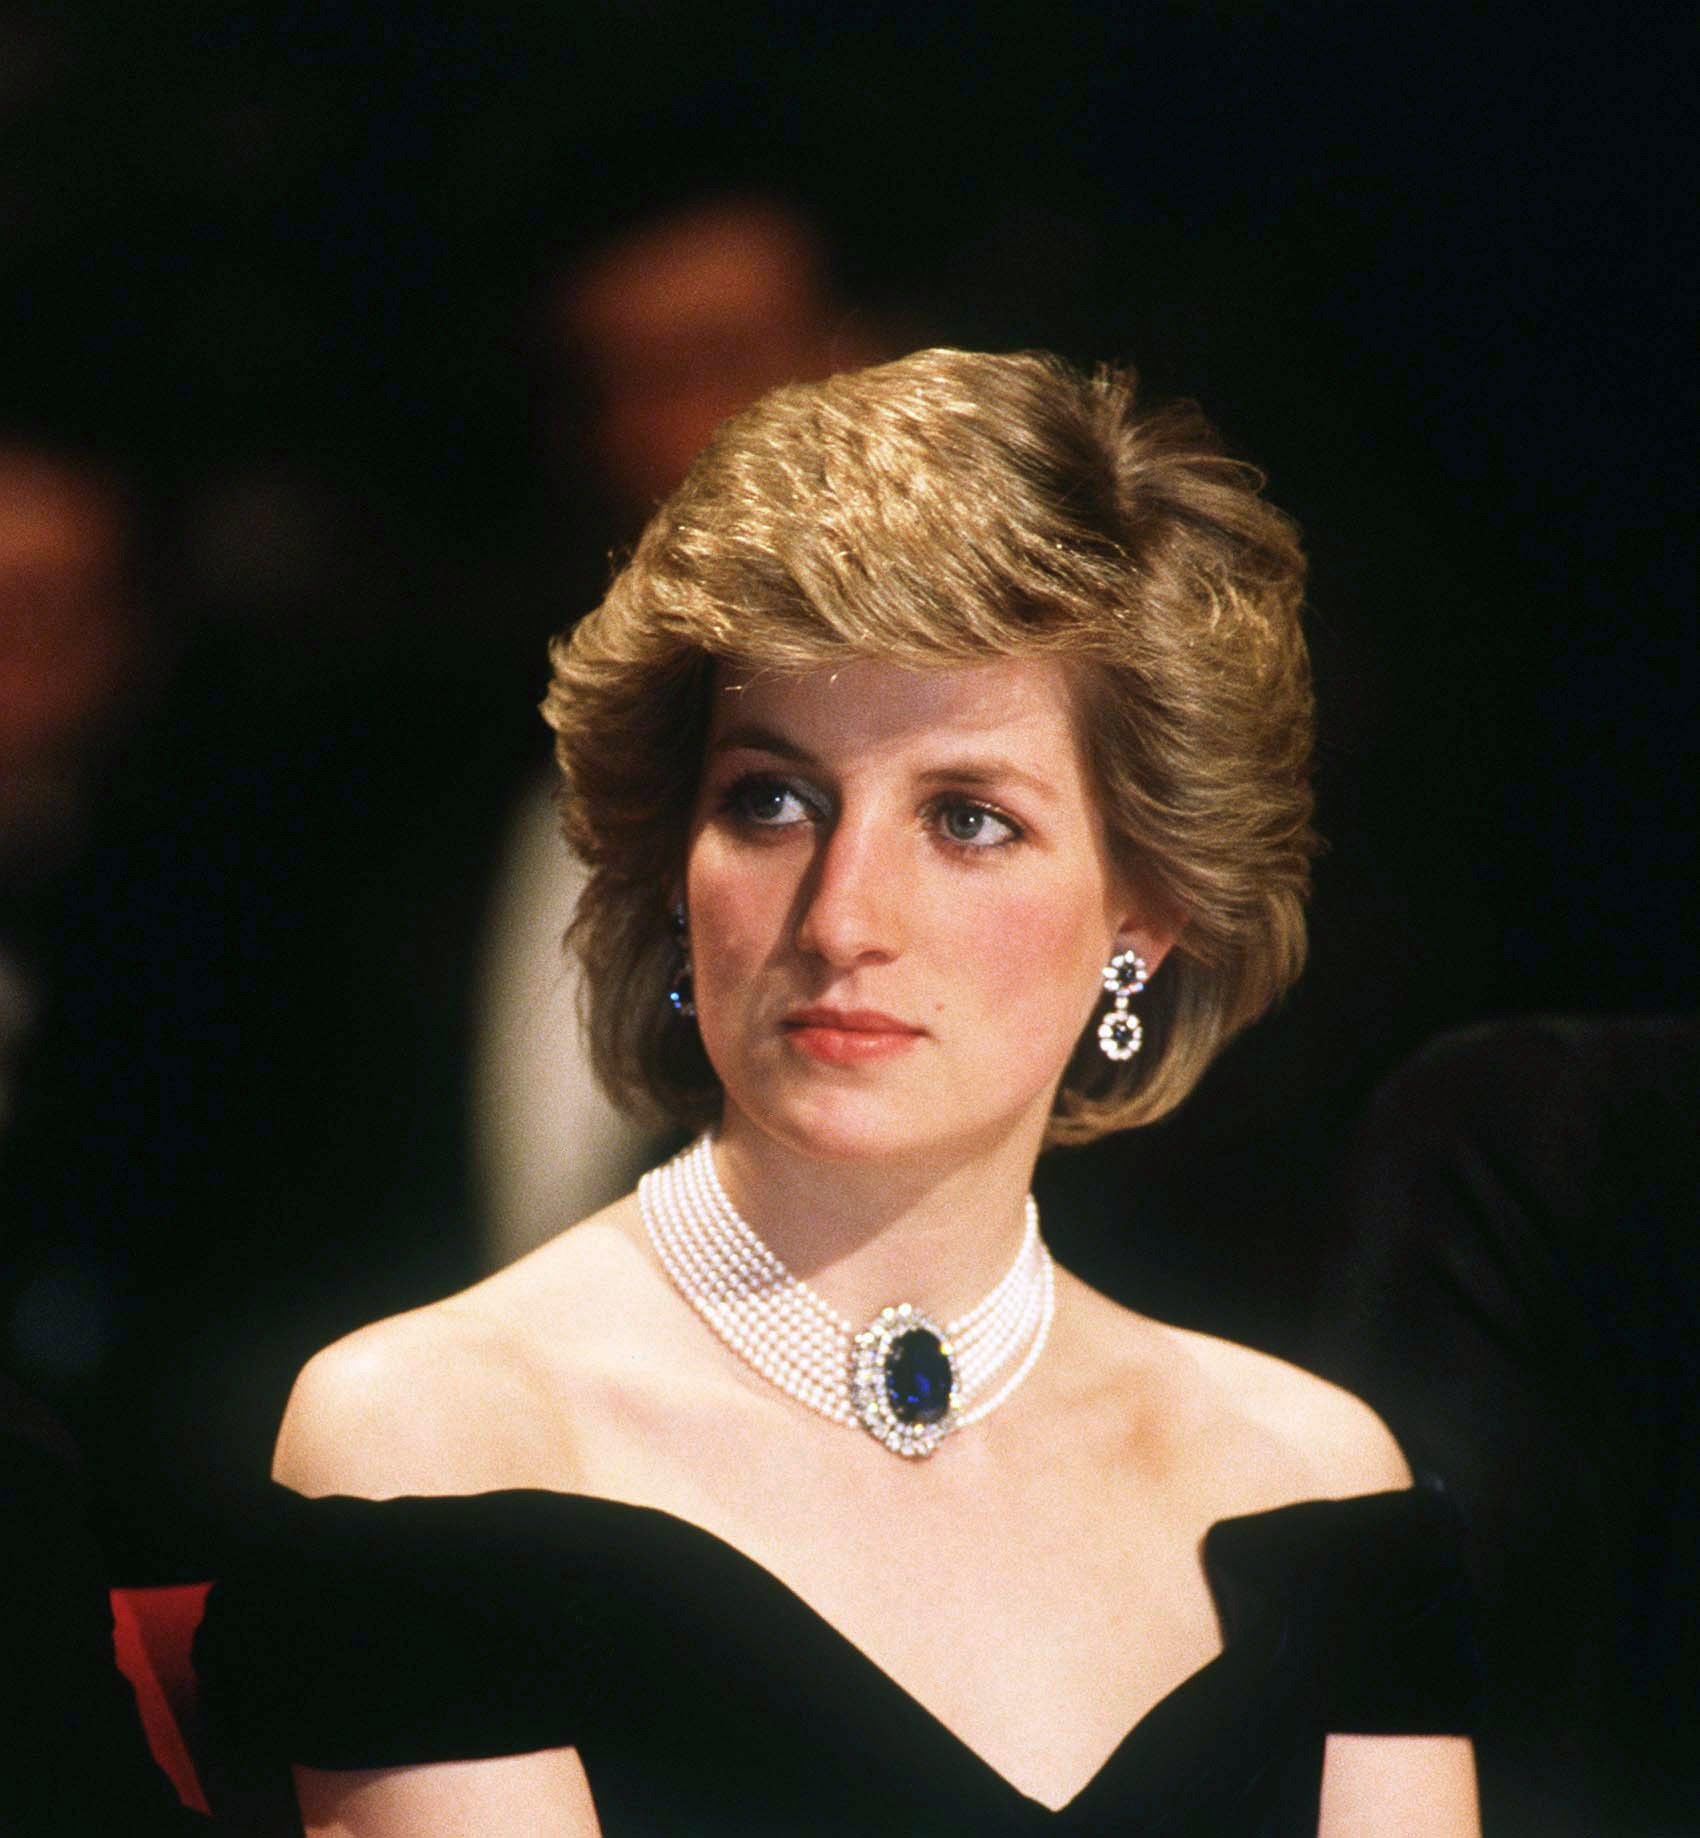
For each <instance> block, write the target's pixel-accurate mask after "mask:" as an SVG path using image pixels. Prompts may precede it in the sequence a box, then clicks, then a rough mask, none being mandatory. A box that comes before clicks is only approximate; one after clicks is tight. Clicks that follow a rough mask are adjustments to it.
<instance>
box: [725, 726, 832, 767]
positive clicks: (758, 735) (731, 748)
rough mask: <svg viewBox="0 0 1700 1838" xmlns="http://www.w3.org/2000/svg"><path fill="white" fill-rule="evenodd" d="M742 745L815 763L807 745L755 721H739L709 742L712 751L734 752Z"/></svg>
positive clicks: (786, 757)
mask: <svg viewBox="0 0 1700 1838" xmlns="http://www.w3.org/2000/svg"><path fill="white" fill-rule="evenodd" d="M740 747H747V748H749V749H750V750H751V751H752V752H756V753H775V754H777V755H778V756H779V757H780V758H781V759H794V760H796V761H798V762H799V763H800V764H802V765H813V764H814V757H815V756H814V755H813V754H812V753H811V752H810V751H809V750H808V748H807V747H800V746H798V744H797V743H796V741H794V740H787V739H786V737H785V736H784V735H783V734H781V733H778V732H777V731H776V730H775V729H773V728H764V727H761V726H759V725H758V724H756V723H755V722H749V721H744V722H738V723H736V724H735V725H734V726H732V727H729V728H727V729H725V730H724V731H723V732H722V733H720V734H717V735H716V736H715V737H714V739H713V740H711V741H710V742H709V747H708V750H709V752H710V753H733V752H736V751H737V750H738V749H739V748H740Z"/></svg>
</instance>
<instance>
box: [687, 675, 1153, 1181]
mask: <svg viewBox="0 0 1700 1838" xmlns="http://www.w3.org/2000/svg"><path fill="white" fill-rule="evenodd" d="M685 897H686V901H687V905H688V909H689V926H690V945H691V958H692V967H693V971H694V979H695V995H696V1004H697V1014H698V1021H699V1025H700V1027H701V1029H702V1037H703V1043H704V1045H705V1046H706V1048H707V1050H708V1056H709V1058H710V1060H711V1061H712V1062H713V1064H714V1067H715V1070H716V1072H717V1073H718V1074H719V1076H720V1080H721V1083H722V1085H723V1086H724V1088H725V1095H726V1127H727V1129H728V1130H736V1129H741V1128H743V1127H745V1126H746V1125H753V1126H755V1127H756V1128H758V1129H760V1130H761V1131H763V1132H766V1133H768V1134H769V1135H771V1136H773V1137H774V1138H776V1139H778V1140H779V1141H781V1142H783V1143H785V1144H786V1145H788V1146H789V1147H791V1148H792V1149H794V1150H796V1151H799V1152H802V1153H804V1154H809V1155H813V1156H818V1157H825V1158H829V1159H841V1158H863V1157H897V1158H900V1159H901V1158H905V1157H910V1156H924V1155H939V1154H958V1153H964V1152H966V1153H970V1154H971V1153H974V1152H977V1151H984V1150H987V1149H990V1148H993V1147H994V1146H997V1145H1001V1144H1003V1143H1005V1142H1007V1141H1008V1140H1009V1138H1010V1136H1011V1134H1012V1132H1021V1133H1024V1134H1025V1136H1027V1137H1030V1138H1031V1147H1032V1151H1033V1152H1034V1153H1037V1150H1038V1147H1039V1143H1040V1139H1041V1137H1042V1135H1043V1132H1044V1128H1045V1123H1046V1120H1047V1118H1048V1116H1049V1113H1050V1109H1051V1104H1052V1100H1053V1097H1054V1095H1055V1092H1056V1087H1057V1084H1058V1082H1059V1081H1060V1079H1061V1077H1062V1073H1063V1069H1064V1067H1065V1065H1066V1064H1067V1062H1068V1059H1069V1056H1070V1054H1071V1053H1072V1052H1073V1050H1074V1047H1075V1044H1076V1042H1077V1040H1078V1039H1079V1037H1080V1033H1081V1030H1082V1028H1083V1027H1084V1026H1085V1025H1086V1022H1087V1019H1088V1017H1089V1016H1090V1015H1091V1013H1092V1012H1093V1009H1094V1007H1095V1005H1096V1003H1097V1002H1098V1001H1099V999H1100V997H1101V994H1102V991H1101V985H1100V981H1099V977H1100V972H1101V971H1102V969H1103V966H1104V964H1105V962H1106V960H1107V959H1108V958H1109V956H1110V955H1111V953H1112V952H1113V951H1115V950H1118V949H1122V948H1125V947H1127V946H1129V945H1132V946H1134V947H1135V948H1137V949H1139V950H1140V951H1142V952H1143V953H1144V955H1145V957H1146V959H1147V960H1148V962H1150V964H1151V965H1152V967H1153V968H1155V966H1156V963H1157V961H1158V960H1159V958H1160V957H1161V956H1162V954H1163V952H1164V950H1165V949H1166V948H1167V945H1168V942H1169V939H1168V938H1167V936H1166V935H1161V934H1159V933H1158V932H1157V931H1156V930H1154V929H1153V928H1152V927H1151V926H1150V925H1149V924H1148V923H1146V921H1145V920H1144V918H1143V915H1142V914H1141V912H1140V910H1139V908H1138V905H1137V903H1136V902H1135V900H1134V898H1133V896H1132V895H1131V893H1130V891H1129V890H1128V889H1127V888H1126V887H1125V886H1124V885H1123V884H1122V883H1121V881H1120V879H1119V878H1118V876H1117V875H1116V874H1115V872H1114V871H1113V869H1112V867H1111V864H1110V859H1109V853H1108V849H1107V847H1106V844H1105V839H1104V832H1103V824H1102V821H1101V819H1100V817H1099V814H1098V810H1097V805H1096V800H1095V797H1094V794H1093V790H1092V785H1091V781H1090V779H1089V776H1088V773H1087V769H1086V766H1085V763H1084V760H1083V758H1082V754H1081V748H1080V743H1079V738H1078V735H1077V733H1076V726H1075V711H1074V698H1073V696H1072V694H1071V693H1070V689H1069V684H1068V680H1067V678H1066V676H1065V674H1064V671H1063V668H1062V666H1061V665H1059V664H1056V663H1052V662H1049V661H1044V660H1006V661H1000V662H996V663H989V664H982V665H974V666H969V667H965V668H962V669H954V670H937V671H913V670H907V669H903V668H900V667H898V666H896V665H891V664H881V663H855V664H850V665H848V666H844V667H841V668H838V669H835V670H824V669H823V670H816V671H810V672H806V673H804V674H802V675H791V676H780V675H774V674H763V673H747V674H737V673H733V672H730V671H725V670H723V671H722V672H721V673H720V675H719V676H718V678H717V680H716V684H715V690H714V706H713V710H712V713H711V717H710V724H709V734H708V744H707V752H706V758H705V764H704V771H703V779H702V786H701V790H700V792H699V795H698V799H697V807H696V810H695V813H694V816H693V821H692V828H691V840H690V847H689V853H688V857H687V863H686V874H685Z"/></svg>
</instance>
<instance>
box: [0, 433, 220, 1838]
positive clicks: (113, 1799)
mask: <svg viewBox="0 0 1700 1838" xmlns="http://www.w3.org/2000/svg"><path fill="white" fill-rule="evenodd" d="M129 542H130V512H129V506H128V504H127V502H126V499H125V495H124V491H123V488H122V486H121V484H120V483H119V480H118V478H117V476H116V475H115V474H114V473H113V472H111V471H110V470H109V469H108V468H107V467H106V465H105V464H104V463H102V462H100V461H98V460H96V459H94V458H92V457H91V456H89V455H87V454H84V453H81V452H78V451H76V450H75V449H73V448H70V447H63V446H59V445H56V444H53V443H46V442H40V441H38V440H36V439H34V438H31V437H28V436H23V435H14V436H12V437H10V438H4V437H0V1170H3V1169H5V1168H6V1167H7V1144H6V1141H5V1137H6V1135H7V1132H8V1128H9V1126H10V1125H12V1124H13V1123H14V1122H15V1121H16V1118H15V1117H14V1114H13V1113H14V1110H15V1109H17V1108H19V1107H21V1108H22V1109H23V1110H24V1112H25V1115H26V1118H27V1115H28V1111H29V1105H28V1103H27V1102H25V1101H24V1097H23V1087H24V1084H25V1082H26V1080H27V1074H28V1067H29V1062H30V1059H31V1050H32V1046H33V1044H34V1043H33V1042H32V1038H31V1037H32V1034H33V1033H34V1031H35V1028H36V1026H37V1024H38V1023H39V1022H40V1020H41V1018H42V1017H43V1015H44V1014H45V1013H46V1012H48V1011H50V1010H51V1009H52V1008H53V1007H54V1006H55V1000H54V991H53V989H52V987H51V985H52V981H53V978H54V976H55V973H56V972H57V971H58V969H59V968H60V966H59V964H58V963H57V961H56V958H55V952H54V943H55V940H54V933H55V929H56V914H55V895H56V893H57V891H58V888H59V885H60V883H61V881H62V880H63V878H64V876H65V875H66V873H67V872H68V870H69V869H70V867H71V865H72V863H73V862H74V861H75V859H76V857H77V855H78V853H79V852H80V850H81V849H82V848H83V847H84V846H85V844H86V841H87V837H88V833H89V830H90V828H91V825H92V822H93V818H94V811H93V805H94V802H95V800H97V799H98V798H99V796H100V795H101V791H102V780H103V777H104V769H105V764H106V758H105V756H106V754H107V751H108V749H109V748H110V747H111V746H112V744H113V743H114V741H115V738H116V736H117V734H118V732H119V731H120V729H121V726H122V721H123V718H124V716H125V715H126V714H127V713H128V712H129V708H130V705H131V704H132V703H133V702H134V701H135V700H136V698H137V696H138V693H139V690H140V687H141V685H142V684H143V683H144V682H145V680H146V678H147V676H148V674H149V671H148V666H147V657H146V637H145V634H144V630H143V627H142V621H141V615H140V611H139V608H138V605H137V601H136V598H135V596H134V593H133V586H132V580H131V570H130V560H131V558H130V555H129ZM0 1202H3V1203H0V1298H3V1299H4V1300H6V1301H7V1302H9V1303H11V1304H12V1305H13V1306H14V1307H15V1306H16V1305H17V1303H18V1301H19V1298H20V1288H19V1285H18V1283H17V1282H16V1281H15V1280H14V1279H15V1278H17V1277H18V1276H19V1275H20V1274H21V1270H20V1265H23V1264H26V1263H27V1261H28V1255H29V1249H30V1247H31V1244H32V1228H34V1227H35V1226H36V1225H38V1224H39V1222H38V1221H34V1220H32V1219H31V1216H30V1209H31V1196H30V1194H29V1193H28V1192H26V1191H22V1190H20V1188H19V1187H18V1186H17V1185H16V1184H14V1183H11V1182H8V1183H7V1186H6V1188H5V1190H4V1193H3V1196H0ZM80 1274H81V1275H82V1277H83V1279H84V1284H83V1287H84V1291H85V1293H93V1292H98V1288H99V1282H100V1275H101V1273H100V1271H99V1269H98V1268H97V1267H94V1266H92V1265H82V1266H80ZM24 1294H25V1296H26V1297H27V1287H26V1289H25V1291H24ZM97 1321H98V1317H97V1318H96V1322H89V1321H85V1322H84V1324H83V1325H84V1326H85V1327H88V1326H92V1325H96V1324H97ZM67 1325H70V1324H67ZM44 1350H45V1349H44ZM81 1350H82V1351H83V1352H84V1353H85V1354H86V1355H88V1356H89V1357H91V1358H92V1357H95V1356H97V1354H98V1347H96V1346H88V1345H85V1346H84V1347H83V1348H82V1349H81ZM7 1351H8V1352H9V1351H10V1349H9V1348H8V1349H7ZM4 1363H10V1361H9V1360H4V1361H0V1364H4ZM100 1516H101V1503H100V1498H99V1490H98V1489H97V1488H94V1487H91V1485H90V1481H89V1477H88V1475H87V1473H86V1471H85V1469H84V1466H83V1463H82V1460H81V1458H80V1456H79V1454H78V1452H77V1451H76V1449H75V1447H74V1445H73V1443H72V1441H71V1439H70V1437H69V1436H68V1435H67V1434H66V1432H65V1430H64V1428H63V1427H62V1426H61V1425H60V1424H59V1423H58V1422H57V1421H56V1420H55V1419H54V1418H53V1417H52V1415H51V1414H50V1413H49V1412H48V1411H46V1410H45V1409H43V1408H42V1407H41V1406H40V1405H39V1404H37V1403H36V1402H35V1401H34V1400H33V1399H31V1398H30V1397H28V1396H27V1395H26V1394H25V1393H24V1392H23V1391H21V1390H20V1389H19V1388H18V1387H17V1386H16V1385H15V1384H14V1383H13V1382H12V1381H11V1379H10V1378H8V1377H7V1376H6V1374H5V1372H4V1371H0V1629H3V1630H4V1638H3V1639H0V1727H3V1728H4V1729H5V1731H6V1742H7V1751H6V1764H5V1767H4V1769H3V1770H0V1829H3V1830H5V1831H7V1832H14V1831H15V1832H20V1833H22V1832H31V1833H38V1832H39V1833H45V1832H61V1831H62V1832H75V1833H79V1834H80V1833H96V1832H117V1831H123V1832H126V1833H134V1834H136V1835H137V1838H149V1835H153V1834H160V1835H162V1838H163V1835H164V1834H167V1833H186V1832H191V1831H198V1830H204V1829H206V1827H205V1824H204V1822H203V1821H200V1820H198V1819H196V1818H194V1817H193V1816H192V1815H191V1814H188V1813H186V1812H184V1811H183V1810H182V1809H181V1808H180V1807H179V1805H178V1803H177V1800H176V1796H175V1795H174V1794H173V1793H172V1791H171V1789H170V1787H169V1786H168V1785H167V1783H166V1781H165V1779H164V1777H163V1776H162V1775H161V1774H159V1773H158V1772H157V1771H156V1770H155V1768H154V1766H153V1763H152V1760H151V1758H150V1757H149V1755H148V1752H147V1748H146V1745H145V1743H144V1740H143V1737H142V1730H141V1724H140V1722H139V1720H138V1718H137V1715H136V1706H135V1703H134V1701H133V1699H132V1697H131V1694H130V1687H129V1685H128V1683H127V1682H126V1681H125V1680H124V1679H123V1678H122V1677H121V1676H120V1675H119V1673H118V1671H117V1670H116V1668H115V1666H114V1663H113V1646H112V1626H113V1623H112V1612H111V1608H110V1606H109V1603H108V1597H107V1589H108V1585H109V1583H110V1581H111V1574H110V1571H109V1568H108V1562H107V1558H106V1556H105V1554H104V1553H103V1551H102V1548H101V1545H102V1539H101V1533H100V1528H99V1523H98V1521H99V1519H100Z"/></svg>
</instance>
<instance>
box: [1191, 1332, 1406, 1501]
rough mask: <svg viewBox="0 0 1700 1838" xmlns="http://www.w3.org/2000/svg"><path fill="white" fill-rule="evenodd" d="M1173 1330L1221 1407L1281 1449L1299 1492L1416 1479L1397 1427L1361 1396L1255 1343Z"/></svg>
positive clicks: (1372, 1489)
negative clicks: (1391, 1427) (1257, 1347)
mask: <svg viewBox="0 0 1700 1838" xmlns="http://www.w3.org/2000/svg"><path fill="white" fill-rule="evenodd" d="M1166 1332H1167V1333H1169V1334H1170V1335H1171V1336H1173V1337H1174V1339H1175V1341H1176V1343H1177V1345H1178V1347H1179V1349H1180V1350H1181V1351H1183V1352H1184V1353H1186V1354H1187V1355H1189V1356H1190V1358H1191V1359H1192V1360H1194V1361H1196V1363H1197V1366H1198V1368H1199V1371H1200V1372H1201V1374H1202V1375H1203V1377H1204V1379H1205V1381H1206V1383H1207V1384H1208V1385H1209V1386H1210V1387H1211V1388H1212V1390H1213V1391H1214V1393H1215V1397H1216V1400H1217V1402H1218V1403H1219V1405H1220V1407H1221V1408H1222V1409H1223V1410H1224V1411H1226V1412H1228V1413H1229V1414H1231V1415H1232V1416H1233V1417H1235V1418H1237V1419H1239V1420H1240V1421H1241V1422H1242V1423H1244V1424H1245V1425H1246V1426H1247V1427H1248V1428H1249V1429H1250V1430H1251V1431H1253V1432H1254V1433H1255V1434H1258V1435H1260V1436H1261V1437H1264V1438H1267V1439H1268V1441H1269V1443H1270V1445H1271V1447H1272V1449H1273V1450H1275V1451H1279V1454H1280V1457H1281V1460H1280V1467H1281V1469H1282V1471H1283V1472H1287V1473H1290V1474H1291V1475H1292V1477H1293V1479H1294V1481H1295V1482H1297V1483H1299V1484H1300V1492H1302V1493H1305V1494H1309V1495H1311V1496H1315V1497H1320V1498H1329V1499H1346V1498H1349V1497H1351V1496H1352V1495H1353V1494H1360V1493H1379V1492H1385V1491H1391V1490H1397V1489H1399V1488H1402V1487H1409V1486H1410V1485H1411V1469H1410V1465H1409V1463H1407V1462H1406V1460H1405V1457H1404V1454H1403V1452H1402V1451H1401V1449H1400V1447H1399V1444H1398V1443H1397V1442H1396V1441H1395V1440H1394V1437H1393V1432H1392V1431H1391V1430H1389V1429H1388V1427H1387V1425H1386V1424H1385V1423H1383V1422H1382V1420H1381V1418H1380V1417H1379V1416H1378V1415H1377V1414H1376V1412H1375V1411H1374V1410H1372V1409H1371V1408H1370V1406H1369V1405H1367V1404H1366V1403H1365V1402H1364V1401H1363V1399H1362V1398H1359V1397H1356V1396H1354V1395H1353V1394H1352V1393H1351V1392H1349V1391H1346V1390H1343V1389H1342V1388H1341V1387H1340V1386H1338V1385H1334V1384H1330V1383H1329V1381H1328V1380H1327V1379H1323V1378H1318V1377H1317V1375H1316V1374H1315V1373H1314V1372H1307V1371H1305V1370H1304V1368H1303V1367H1302V1366H1295V1365H1292V1364H1291V1363H1289V1362H1288V1361H1287V1360H1284V1359H1277V1358H1275V1357H1274V1356H1273V1355H1272V1354H1269V1353H1260V1352H1258V1351H1256V1350H1255V1349H1254V1348H1252V1347H1246V1346H1240V1345H1239V1344H1237V1343H1236V1342H1234V1341H1231V1340H1221V1339H1218V1338H1216V1337H1215V1336H1214V1335H1210V1334H1200V1333H1196V1332H1194V1331H1192V1330H1190V1329H1186V1328H1175V1327H1171V1328H1168V1329H1166ZM1284 1490H1285V1489H1283V1491H1284ZM1295 1497H1299V1496H1298V1494H1295Z"/></svg>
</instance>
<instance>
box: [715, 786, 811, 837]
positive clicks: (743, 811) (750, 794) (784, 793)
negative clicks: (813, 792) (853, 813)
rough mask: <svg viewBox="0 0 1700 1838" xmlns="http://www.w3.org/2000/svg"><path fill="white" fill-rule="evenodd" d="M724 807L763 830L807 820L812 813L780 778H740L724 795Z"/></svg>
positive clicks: (800, 795)
mask: <svg viewBox="0 0 1700 1838" xmlns="http://www.w3.org/2000/svg"><path fill="white" fill-rule="evenodd" d="M726 808H727V809H728V810H729V811H731V813H732V814H733V815H734V816H735V817H739V818H742V819H743V821H744V822H746V823H754V824H758V825H760V826H761V827H762V828H763V829H779V828H782V827H783V826H784V825H786V824H790V823H807V822H808V821H809V819H810V817H811V816H812V815H813V814H814V813H813V811H812V809H811V807H810V806H809V804H808V803H807V802H806V801H805V800H804V798H803V796H802V794H801V793H800V792H799V791H797V790H796V788H795V787H794V786H791V785H787V784H786V783H785V781H784V780H783V779H766V778H750V779H740V780H739V781H738V782H737V784H736V785H734V786H733V787H732V788H731V790H730V791H729V792H728V793H727V794H726Z"/></svg>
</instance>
